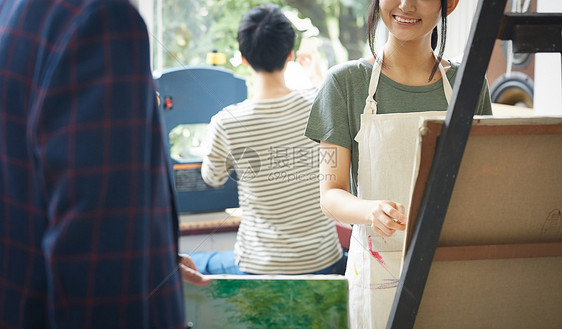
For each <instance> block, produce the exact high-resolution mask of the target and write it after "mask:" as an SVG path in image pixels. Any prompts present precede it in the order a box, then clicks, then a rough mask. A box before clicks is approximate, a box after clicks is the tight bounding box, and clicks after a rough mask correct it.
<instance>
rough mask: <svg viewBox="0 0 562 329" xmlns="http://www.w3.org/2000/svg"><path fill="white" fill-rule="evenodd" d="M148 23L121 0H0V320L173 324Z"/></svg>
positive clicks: (176, 298) (169, 242)
mask: <svg viewBox="0 0 562 329" xmlns="http://www.w3.org/2000/svg"><path fill="white" fill-rule="evenodd" d="M149 61H150V59H149V43H148V35H147V31H146V26H145V24H144V22H143V20H142V18H141V17H140V15H139V14H138V12H137V11H136V10H135V9H134V8H133V7H132V6H131V5H130V4H129V3H128V1H127V0H105V1H104V0H89V1H79V0H2V1H0V328H34V329H36V328H181V327H183V321H184V318H183V316H184V315H183V295H182V285H181V277H180V274H179V272H178V268H177V265H176V255H177V216H176V215H175V209H174V206H173V193H172V192H171V185H170V184H171V182H170V179H169V175H168V170H169V169H168V167H167V152H166V150H165V149H164V146H163V145H164V144H163V142H162V129H161V128H162V127H161V119H160V117H159V112H158V108H157V105H156V98H155V89H154V85H153V80H152V73H151V71H150V63H149Z"/></svg>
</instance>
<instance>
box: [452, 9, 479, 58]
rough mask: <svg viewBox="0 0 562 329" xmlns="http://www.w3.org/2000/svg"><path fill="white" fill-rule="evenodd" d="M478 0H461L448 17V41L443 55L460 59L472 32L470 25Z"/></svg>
mask: <svg viewBox="0 0 562 329" xmlns="http://www.w3.org/2000/svg"><path fill="white" fill-rule="evenodd" d="M477 5H478V1H475V0H470V1H466V0H465V1H459V4H458V6H457V8H456V9H455V11H453V12H452V13H451V15H449V16H448V17H447V42H446V46H445V52H444V54H443V57H445V58H447V59H454V60H457V61H460V57H462V53H463V52H464V49H465V47H466V42H467V40H468V37H469V34H470V26H471V25H472V21H473V19H474V12H475V11H476V6H477Z"/></svg>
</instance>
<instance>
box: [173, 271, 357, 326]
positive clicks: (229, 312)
mask: <svg viewBox="0 0 562 329" xmlns="http://www.w3.org/2000/svg"><path fill="white" fill-rule="evenodd" d="M211 278H212V281H211V283H210V284H209V285H207V286H205V287H196V286H193V285H189V284H184V296H185V310H186V325H187V328H193V329H213V328H220V329H223V328H229V329H258V328H259V329H261V328H306V329H315V328H321V329H328V328H338V329H340V328H348V309H347V305H348V293H347V291H348V290H347V280H346V279H345V278H344V277H343V276H339V275H296V276H270V275H251V276H250V275H246V276H236V275H215V276H211Z"/></svg>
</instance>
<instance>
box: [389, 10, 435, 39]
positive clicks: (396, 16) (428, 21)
mask: <svg viewBox="0 0 562 329" xmlns="http://www.w3.org/2000/svg"><path fill="white" fill-rule="evenodd" d="M379 8H380V16H381V19H382V20H383V22H384V25H386V27H387V28H388V30H389V32H390V34H391V35H392V36H393V37H395V38H396V39H398V40H399V41H402V42H408V41H426V42H429V40H431V32H432V31H433V28H434V27H435V26H437V23H438V22H439V20H440V19H441V0H379Z"/></svg>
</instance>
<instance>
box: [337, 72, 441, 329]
mask: <svg viewBox="0 0 562 329" xmlns="http://www.w3.org/2000/svg"><path fill="white" fill-rule="evenodd" d="M439 70H440V72H441V76H442V77H443V79H442V80H443V89H444V93H445V97H446V99H447V103H449V101H450V97H451V95H452V88H451V85H450V83H449V80H448V79H447V78H446V75H445V70H444V68H443V66H442V65H441V64H439ZM380 72H381V66H380V64H379V63H375V65H374V66H373V72H372V74H371V81H370V83H369V96H368V97H367V101H366V105H365V109H364V111H363V114H362V115H361V126H360V129H359V132H358V133H357V136H355V141H357V143H358V146H359V168H358V178H357V181H358V188H357V194H358V195H357V196H358V197H359V198H361V199H367V200H391V201H396V202H399V203H401V204H403V205H404V207H405V208H406V214H407V213H408V208H409V197H410V192H411V191H410V188H411V182H412V175H413V170H414V159H415V152H416V143H417V137H418V128H419V122H420V117H422V116H430V115H443V112H442V111H439V112H438V111H435V112H412V113H396V114H377V103H376V102H375V101H374V95H375V91H376V90H377V84H378V81H379V77H380ZM403 244H404V232H403V231H396V232H395V233H394V234H393V235H392V236H391V237H390V238H384V237H381V236H380V235H378V234H377V233H375V232H374V231H373V230H371V227H370V225H353V233H352V237H351V243H350V247H349V256H348V262H347V268H346V272H345V276H346V277H347V279H348V281H349V316H350V328H352V329H374V328H385V327H386V322H387V320H388V316H389V314H390V309H391V307H392V302H393V300H394V295H395V293H396V286H397V285H398V281H399V279H400V263H401V255H402V248H403Z"/></svg>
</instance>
